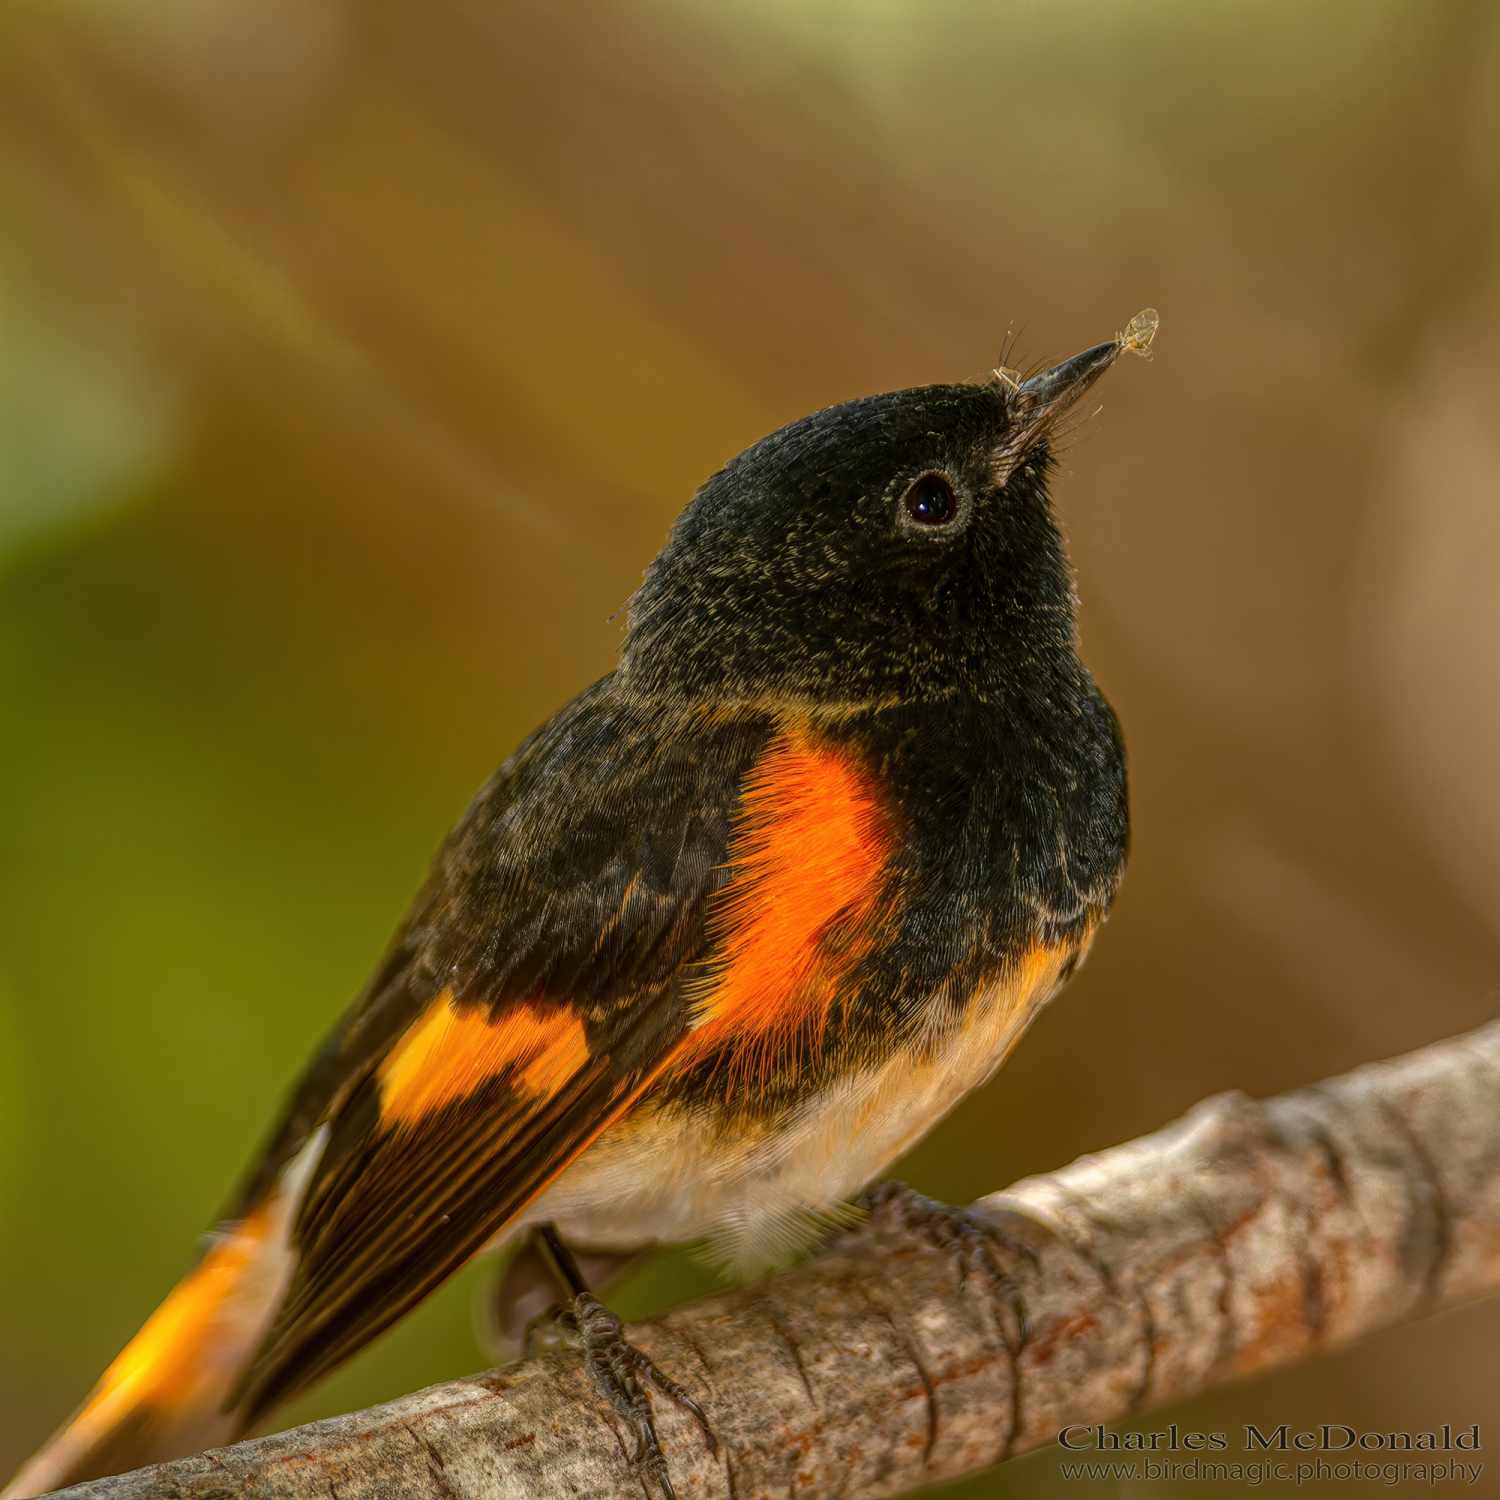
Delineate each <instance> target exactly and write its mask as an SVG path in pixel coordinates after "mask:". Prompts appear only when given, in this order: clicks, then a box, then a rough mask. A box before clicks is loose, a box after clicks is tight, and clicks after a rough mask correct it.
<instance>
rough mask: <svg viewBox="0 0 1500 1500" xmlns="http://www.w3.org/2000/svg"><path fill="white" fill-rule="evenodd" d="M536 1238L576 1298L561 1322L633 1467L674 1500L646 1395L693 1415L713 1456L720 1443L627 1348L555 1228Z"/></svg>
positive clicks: (673, 1388) (681, 1395)
mask: <svg viewBox="0 0 1500 1500" xmlns="http://www.w3.org/2000/svg"><path fill="white" fill-rule="evenodd" d="M537 1238H538V1239H539V1240H540V1241H541V1244H542V1245H543V1246H544V1247H545V1249H546V1252H547V1254H548V1256H549V1257H550V1258H551V1260H552V1262H553V1264H554V1265H555V1266H556V1268H557V1275H558V1278H559V1279H560V1280H561V1281H562V1283H563V1285H564V1286H566V1287H567V1288H568V1291H569V1292H570V1293H571V1295H572V1299H573V1305H572V1307H571V1308H569V1309H567V1310H566V1311H564V1312H563V1313H562V1315H561V1317H560V1318H559V1322H560V1323H561V1324H562V1326H563V1327H565V1328H568V1329H569V1330H570V1331H572V1332H573V1333H575V1334H576V1335H577V1337H578V1341H579V1344H580V1345H581V1346H582V1349H583V1360H584V1364H585V1366H586V1367H587V1369H588V1372H589V1374H590V1375H592V1376H593V1377H594V1383H595V1385H597V1386H598V1388H599V1392H600V1394H601V1395H603V1396H604V1397H606V1398H607V1399H608V1400H609V1403H610V1404H611V1405H612V1406H613V1407H614V1409H615V1410H616V1411H617V1412H619V1414H620V1415H621V1416H622V1417H623V1418H624V1419H625V1421H626V1422H627V1423H628V1424H629V1426H630V1430H631V1432H632V1433H633V1434H634V1436H635V1453H634V1454H633V1455H632V1458H631V1461H632V1462H633V1463H635V1464H636V1465H638V1466H639V1467H640V1468H642V1469H644V1470H645V1471H646V1473H647V1474H649V1475H651V1476H652V1477H654V1478H655V1479H656V1481H657V1482H658V1483H659V1484H660V1485H661V1488H662V1493H663V1494H664V1495H665V1496H666V1500H676V1496H675V1493H674V1491H673V1489H672V1481H671V1480H670V1479H669V1478H668V1477H667V1461H666V1459H665V1458H664V1457H663V1456H662V1451H661V1444H660V1442H659V1441H658V1440H657V1436H656V1424H655V1423H654V1422H653V1421H652V1420H651V1397H650V1395H649V1394H648V1392H649V1391H655V1392H656V1393H657V1394H658V1395H661V1396H669V1397H670V1398H671V1399H672V1400H673V1401H675V1402H676V1403H677V1404H678V1405H679V1406H681V1407H684V1408H685V1409H686V1410H687V1411H689V1412H691V1413H692V1415H693V1416H694V1417H695V1418H696V1419H697V1422H698V1425H699V1427H701V1428H702V1429H703V1436H704V1439H705V1440H706V1441H707V1443H708V1447H709V1451H710V1452H711V1453H714V1454H717V1453H718V1451H719V1444H718V1439H717V1438H715V1437H714V1434H713V1430H712V1428H710V1427H709V1425H708V1418H707V1417H706V1416H704V1414H703V1409H702V1407H700V1406H699V1405H698V1403H697V1402H696V1401H694V1400H693V1398H692V1397H691V1396H689V1395H688V1393H687V1392H686V1391H685V1390H683V1388H682V1387H681V1386H680V1385H678V1384H677V1382H676V1381H675V1380H673V1379H672V1378H671V1377H670V1376H668V1375H664V1374H662V1372H661V1371H660V1370H658V1369H657V1367H656V1366H655V1365H654V1364H653V1363H652V1362H651V1361H650V1360H649V1359H647V1358H646V1356H645V1355H644V1354H642V1353H641V1352H640V1350H639V1349H636V1348H634V1347H633V1346H632V1345H630V1344H628V1343H626V1342H625V1330H624V1328H623V1327H622V1326H621V1324H620V1320H619V1319H618V1318H617V1317H616V1316H615V1315H614V1314H613V1313H612V1312H611V1311H610V1310H609V1309H608V1308H607V1307H606V1306H605V1305H604V1304H603V1303H602V1302H601V1301H600V1300H599V1299H598V1298H597V1297H596V1296H595V1295H594V1294H593V1292H591V1291H590V1290H589V1287H588V1283H587V1282H586V1281H585V1280H584V1279H583V1273H582V1272H581V1271H580V1270H579V1268H578V1262H577V1260H576V1259H574V1256H573V1252H572V1251H571V1250H569V1249H568V1247H567V1246H566V1245H565V1244H563V1242H562V1239H561V1238H560V1237H559V1235H558V1233H557V1230H556V1228H555V1227H554V1226H553V1225H551V1224H543V1225H541V1226H540V1227H539V1228H538V1230H537Z"/></svg>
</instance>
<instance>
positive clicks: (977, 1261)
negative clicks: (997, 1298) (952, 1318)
mask: <svg viewBox="0 0 1500 1500" xmlns="http://www.w3.org/2000/svg"><path fill="white" fill-rule="evenodd" d="M855 1202H856V1204H857V1206H858V1207H860V1208H862V1209H864V1210H865V1213H866V1214H867V1215H868V1217H867V1219H866V1221H865V1225H864V1226H863V1227H865V1228H869V1229H874V1230H877V1231H884V1232H886V1233H888V1234H895V1235H902V1236H906V1237H908V1238H913V1239H916V1240H919V1241H920V1242H922V1243H923V1244H925V1245H927V1246H929V1247H930V1248H931V1249H933V1250H936V1251H938V1252H939V1253H940V1254H942V1255H945V1256H947V1257H948V1260H949V1262H950V1264H951V1265H952V1266H953V1268H954V1271H955V1273H956V1274H957V1276H958V1279H959V1282H960V1284H961V1285H967V1284H968V1283H969V1282H970V1281H975V1282H978V1283H981V1284H983V1285H985V1286H986V1287H987V1288H990V1289H993V1288H994V1287H995V1286H996V1285H997V1284H1001V1283H1004V1282H1005V1281H1007V1280H1008V1277H1007V1275H1006V1271H1005V1267H1004V1266H1003V1265H1002V1263H1001V1261H1000V1260H999V1258H998V1257H997V1256H996V1254H995V1248H996V1242H997V1240H998V1238H1000V1236H999V1235H998V1233H997V1230H996V1226H994V1225H992V1224H989V1223H986V1222H984V1221H982V1220H981V1219H980V1218H979V1217H978V1216H977V1215H976V1214H974V1213H973V1212H972V1211H970V1210H969V1209H967V1208H955V1207H953V1206H952V1205H951V1204H947V1203H939V1202H938V1201H937V1200H936V1199H935V1198H927V1197H924V1196H923V1195H922V1194H921V1193H918V1192H916V1191H914V1190H913V1189H912V1188H909V1187H907V1185H906V1184H905V1183H904V1182H877V1183H874V1184H872V1185H871V1186H870V1187H868V1188H866V1189H865V1191H864V1192H863V1193H861V1194H860V1196H859V1197H858V1198H857V1199H856V1200H855Z"/></svg>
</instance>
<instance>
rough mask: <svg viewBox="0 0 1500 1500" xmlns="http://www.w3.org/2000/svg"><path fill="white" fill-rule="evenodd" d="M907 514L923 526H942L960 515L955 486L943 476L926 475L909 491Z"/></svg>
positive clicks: (905, 501) (905, 503)
mask: <svg viewBox="0 0 1500 1500" xmlns="http://www.w3.org/2000/svg"><path fill="white" fill-rule="evenodd" d="M902 504H904V505H905V506H906V513H907V515H909V516H910V517H911V518H912V520H913V521H916V522H918V523H919V524H920V525H922V526H941V525H943V524H944V522H947V521H951V520H952V519H953V517H954V516H955V515H957V514H958V501H957V500H956V499H955V498H954V495H953V486H952V485H951V484H949V483H948V481H947V480H946V479H944V478H943V476H942V475H941V474H924V475H923V476H922V477H921V478H920V479H919V480H917V482H916V483H915V484H914V485H912V487H911V488H910V489H909V490H907V492H906V498H905V500H904V501H903V502H902Z"/></svg>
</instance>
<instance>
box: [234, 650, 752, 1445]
mask: <svg viewBox="0 0 1500 1500" xmlns="http://www.w3.org/2000/svg"><path fill="white" fill-rule="evenodd" d="M771 732H772V727H771V725H770V723H769V721H768V720H767V719H766V718H765V717H763V716H761V715H750V716H746V717H744V718H741V719H724V718H722V717H718V718H715V719H712V720H710V719H694V718H693V717H692V716H686V717H683V718H679V719H677V720H675V721H664V720H663V718H662V716H661V715H660V714H658V713H656V712H654V711H652V710H651V709H650V708H649V707H647V706H645V705H639V704H635V703H632V702H630V701H628V700H626V699H624V698H623V697H622V695H620V694H619V693H618V692H617V691H616V689H615V687H614V683H613V679H611V678H606V679H605V680H604V681H603V682H602V683H600V684H599V685H597V686H596V687H595V688H593V689H591V690H590V691H589V692H588V693H585V694H584V695H582V696H581V697H580V698H579V699H577V700H575V702H574V703H573V704H571V705H570V706H569V707H568V708H567V709H565V710H564V711H563V713H561V714H560V715H559V716H558V717H557V718H556V719H555V720H553V721H552V723H551V724H549V725H548V726H547V727H546V728H545V729H543V730H542V731H540V732H539V733H538V734H537V735H535V736H534V737H533V738H532V739H531V740H530V741H529V742H528V743H527V744H525V745H523V746H522V748H521V749H520V750H519V751H517V752H516V754H515V755H514V756H513V757H512V758H511V760H510V761H508V762H507V763H506V765H505V766H503V767H502V768H501V770H500V771H499V772H498V773H497V774H496V776H495V777H494V778H493V779H492V780H491V781H490V783H489V784H488V785H487V786H486V787H485V788H484V789H483V790H482V791H481V792H480V794H479V796H478V797H477V798H476V799H475V801H474V803H473V804H472V805H471V807H470V808H469V810H468V812H467V813H466V815H465V817H464V819H463V821H462V822H461V823H460V824H459V827H458V828H457V829H456V830H455V832H454V834H453V835H452V837H451V838H450V839H449V841H448V843H447V844H446V845H445V847H444V849H443V851H442V853H441V854H440V856H439V858H438V861H437V864H436V866H435V868H434V872H433V875H432V876H431V878H430V879H429V881H428V883H427V885H426V886H425V887H424V889H423V891H422V892H421V894H420V895H419V896H418V898H417V901H416V902H415V903H414V905H413V908H412V910H411V913H410V914H409V916H408V918H407V920H406V923H405V925H404V926H403V928H402V930H401V932H400V933H399V934H398V936H397V938H396V941H395V942H394V943H393V945H392V947H391V949H390V951H389V952H388V953H387V955H386V957H385V959H384V960H383V961H382V963H381V965H380V967H379V968H378V969H377V971H376V974H375V976H374V978H373V979H372V981H371V984H370V985H369V987H368V988H367V989H366V991H365V994H364V996H363V997H362V999H361V1000H360V1001H359V1002H358V1003H357V1004H356V1006H355V1007H354V1009H353V1010H352V1011H351V1013H350V1014H349V1016H348V1017H346V1018H345V1020H344V1022H343V1023H342V1024H341V1025H340V1027H339V1028H338V1029H337V1031H336V1032H335V1033H334V1035H333V1037H332V1038H331V1039H330V1041H329V1043H328V1045H327V1046H326V1047H325V1048H324V1050H323V1052H322V1053H321V1054H320V1055H319V1057H318V1059H317V1060H316V1061H315V1062H314V1064H313V1066H312V1068H311V1069H310V1070H309V1072H308V1074H307V1076H306V1078H305V1079H304V1081H303V1084H302V1086H301V1087H300V1088H299V1090H298V1091H297V1093H296V1094H295V1095H294V1097H293V1099H292V1101H291V1104H290V1106H289V1108H288V1110H287V1113H286V1116H285V1118H284V1120H283V1123H282V1126H281V1128H280V1129H279V1130H278V1132H277V1133H276V1135H275V1137H274V1138H273V1144H272V1147H271V1150H270V1151H269V1152H268V1154H267V1158H266V1160H265V1162H264V1164H263V1165H262V1166H261V1168H260V1169H259V1170H258V1171H257V1173H256V1174H255V1176H254V1177H253V1178H252V1180H251V1183H250V1185H249V1187H248V1189H247V1193H246V1198H245V1203H246V1204H249V1203H253V1202H254V1201H256V1199H257V1198H258V1196H259V1195H260V1194H261V1193H263V1192H264V1191H266V1189H267V1188H268V1187H269V1185H270V1184H271V1183H272V1182H273V1181H274V1180H275V1177H276V1175H277V1173H278V1172H279V1171H280V1170H281V1168H282V1166H284V1164H285V1163H286V1162H287V1161H289V1160H290V1159H291V1157H292V1156H293V1155H295V1153H296V1152H297V1151H298V1150H299V1149H300V1148H301V1146H302V1145H303V1144H304V1143H305V1142H306V1141H307V1140H309V1139H310V1138H311V1137H312V1135H313V1134H314V1132H315V1131H317V1130H318V1129H320V1128H322V1127H325V1126H326V1127H327V1129H328V1131H329V1135H328V1140H327V1143H326V1145H325V1147H324V1149H323V1153H322V1156H321V1159H320V1161H319V1165H318V1167H317V1170H316V1172H315V1174H314V1177H313V1179H312V1182H311V1183H310V1185H309V1187H308V1190H307V1193H306V1195H305V1197H304V1200H303V1204H302V1208H301V1211H300V1215H299V1218H298V1222H297V1225H296V1229H295V1232H294V1245H295V1249H296V1252H297V1257H298V1258H297V1265H296V1270H295V1272H294V1275H293V1279H292V1283H291V1286H290V1288H289V1290H288V1293H287V1296H286V1298H285V1301H284V1303H283V1305H282V1308H281V1310H280V1312H279V1314H278V1316H277V1319H276V1321H275V1323H274V1324H273V1326H272V1328H271V1330H270V1332H269V1334H268V1335H267V1337H266V1339H265V1341H264V1343H263V1344H262V1346H261V1348H260V1350H259V1351H258V1353H257V1355H256V1357H255V1359H254V1361H253V1362H252V1364H251V1366H250V1368H249V1369H248V1371H247V1372H246V1374H245V1377H244V1379H243V1381H242V1382H241V1385H240V1387H239V1390H238V1392H237V1393H236V1397H235V1403H236V1405H237V1407H238V1410H239V1413H240V1416H241V1420H242V1423H243V1426H244V1427H246V1428H248V1427H250V1426H253V1425H254V1423H255V1422H256V1421H257V1420H259V1419H260V1418H261V1417H262V1416H264V1415H265V1414H266V1413H267V1412H269V1411H270V1410H271V1409H272V1408H274V1407H275V1406H277V1405H279V1404H281V1403H282V1402H283V1401H285V1400H287V1399H288V1398H289V1397H290V1396H292V1395H294V1394H296V1393H297V1392H299V1391H301V1390H303V1389H305V1388H306V1387H307V1386H309V1385H311V1384H312V1383H313V1382H314V1381H316V1380H318V1379H319V1378H321V1377H322V1376H323V1375H325V1374H327V1373H328V1372H329V1371H331V1370H332V1369H333V1368H334V1367H335V1366H336V1365H338V1364H340V1363H342V1362H343V1361H344V1360H345V1359H347V1358H348V1357H349V1356H350V1355H352V1354H354V1353H355V1352H356V1351H357V1350H358V1349H359V1348H360V1347H361V1346H362V1345H364V1344H365V1343H366V1342H368V1341H369V1340H370V1339H371V1338H373V1337H374V1336H375V1335H376V1334H378V1333H380V1332H381V1331H383V1330H384V1329H385V1328H387V1327H389V1326H390V1325H391V1324H392V1323H394V1322H395V1321H396V1320H397V1319H398V1318H400V1317H401V1316H403V1315H404V1314H405V1313H406V1312H408V1311H409V1310H410V1309H411V1308H413V1307H414V1306H415V1305H416V1304H417V1303H418V1302H420V1301H421V1300H422V1299H423V1298H424V1297H426V1296H427V1295H428V1294H429V1293H430V1292H431V1291H433V1290H434V1289H435V1288H436V1287H437V1286H438V1285H439V1284H440V1283H441V1282H442V1281H444V1280H445V1279H446V1278H447V1277H448V1276H450V1275H451V1274H452V1273H453V1272H454V1271H456V1270H457V1269H458V1268H459V1267H460V1266H461V1265H463V1264H464V1263H465V1261H467V1260H468V1259H469V1258H470V1257H471V1256H472V1255H473V1254H474V1253H475V1252H476V1251H477V1250H478V1249H480V1248H481V1247H482V1246H483V1245H484V1243H485V1242H486V1241H487V1240H488V1239H490V1238H491V1237H492V1236H493V1235H494V1234H495V1233H496V1232H497V1231H498V1230H499V1229H500V1228H501V1227H502V1226H503V1225H504V1224H505V1223H506V1222H507V1221H508V1220H509V1219H511V1218H512V1217H514V1215H515V1214H516V1213H518V1212H520V1211H521V1210H522V1209H523V1208H524V1207H525V1205H526V1204H527V1203H528V1202H530V1200H531V1199H532V1198H534V1197H535V1196H536V1194H537V1193H538V1192H540V1191H541V1190H542V1188H544V1187H545V1186H546V1185H547V1183H548V1182H549V1181H551V1179H552V1178H553V1177H555V1176H556V1175H557V1173H558V1172H559V1171H561V1170H562V1168H563V1167H564V1166H566V1165H567V1163H568V1162H569V1161H571V1160H572V1159H573V1158H574V1157H575V1156H576V1155H577V1154H578V1152H579V1151H581V1150H582V1149H583V1148H584V1147H585V1146H587V1145H588V1144H589V1142H590V1141H592V1140H593V1139H594V1137H595V1136H597V1135H598V1134H599V1132H600V1131H601V1130H603V1129H604V1128H605V1127H606V1126H607V1125H608V1124H609V1123H610V1122H611V1121H612V1120H613V1119H614V1118H616V1117H617V1116H618V1115H619V1114H620V1112H621V1111H622V1110H623V1109H624V1108H625V1107H626V1106H627V1105H628V1104H629V1102H630V1100H631V1099H632V1098H633V1097H635V1096H636V1095H637V1094H638V1093H639V1092H640V1091H641V1089H642V1088H644V1087H645V1085H646V1084H647V1083H648V1082H649V1081H650V1079H651V1078H652V1077H653V1076H654V1075H655V1073H656V1071H657V1070H658V1069H659V1068H660V1067H661V1065H662V1064H663V1062H664V1061H665V1059H666V1058H667V1057H668V1056H669V1055H670V1053H671V1051H672V1049H673V1047H674V1046H675V1045H676V1044H677V1043H678V1041H679V1040H680V1039H681V1037H682V1035H683V1033H684V1030H685V1026H686V1013H685V1002H684V1000H683V996H682V985H681V979H682V976H683V971H684V969H685V967H686V966H688V965H690V964H692V963H694V962H695V961H697V960H699V959H700V958H701V957H702V952H703V948H704V944H705V941H706V939H705V919H706V917H707V913H708V908H709V905H710V903H711V900H712V898H713V896H714V894H715V892H716V891H717V890H719V889H720V888H721V886H722V885H723V884H724V881H725V879H726V878H727V871H726V870H725V868H724V866H725V859H726V854H727V850H728V845H729V838H730V831H731V822H732V819H733V816H734V813H735V810H736V807H737V805H738V802H739V798H740V789H741V785H742V783H743V780H744V778H745V776H746V774H747V772H748V771H749V769H750V767H751V766H752V765H753V763H754V761H755V759H756V757H757V755H758V754H759V753H760V751H761V750H762V748H763V747H764V746H765V744H766V743H767V741H768V739H769V737H770V734H771ZM497 1037H498V1038H500V1039H501V1040H502V1041H503V1040H504V1039H505V1038H507V1037H510V1038H515V1037H521V1038H523V1039H525V1041H526V1044H527V1046H528V1047H529V1048H530V1050H529V1051H528V1050H524V1049H521V1050H516V1051H515V1052H514V1055H512V1054H511V1053H509V1052H506V1051H505V1050H504V1047H501V1049H500V1052H499V1053H497V1052H496V1051H495V1038H497ZM430 1038H437V1039H438V1040H437V1041H435V1042H433V1043H432V1045H433V1046H434V1047H435V1048H438V1049H439V1050H440V1051H441V1049H446V1051H442V1059H443V1060H444V1061H443V1066H442V1067H438V1066H435V1065H434V1064H431V1063H428V1062H425V1061H423V1059H424V1058H425V1057H426V1054H422V1057H417V1055H416V1053H415V1052H414V1051H413V1049H420V1048H422V1047H424V1046H426V1045H427V1044H428V1040H429V1039H430ZM507 1045H508V1044H507ZM465 1046H467V1047H469V1048H470V1051H471V1052H472V1054H473V1062H472V1068H470V1070H469V1071H466V1072H464V1071H459V1070H455V1068H454V1067H453V1066H452V1064H453V1061H454V1056H455V1055H456V1053H455V1048H457V1049H460V1050H461V1049H462V1048H463V1047H465ZM486 1049H488V1050H486ZM481 1053H483V1060H482V1061H481V1060H480V1054H481ZM432 1056H433V1057H434V1058H438V1057H439V1051H434V1052H433V1054H432ZM497 1056H499V1057H500V1059H501V1060H500V1061H499V1062H496V1060H495V1059H496V1057H497ZM413 1059H415V1060H413ZM418 1063H421V1064H422V1065H421V1066H418V1065H417V1064H418ZM408 1064H410V1065H409V1066H408ZM465 1066H466V1067H468V1066H469V1063H468V1062H467V1061H466V1063H465ZM403 1067H404V1068H405V1072H402V1073H401V1074H400V1077H401V1079H402V1080H403V1081H404V1082H403V1086H404V1089H405V1092H402V1091H401V1089H399V1088H397V1084H396V1074H394V1073H393V1072H392V1069H393V1068H394V1069H398V1070H399V1069H401V1068H403ZM444 1068H446V1070H447V1071H446V1072H445V1071H444ZM539 1075H540V1076H539ZM393 1100H395V1101H396V1105H399V1106H400V1107H399V1108H397V1107H395V1105H393ZM402 1101H404V1103H403V1102H402ZM393 1111H394V1112H393Z"/></svg>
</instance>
